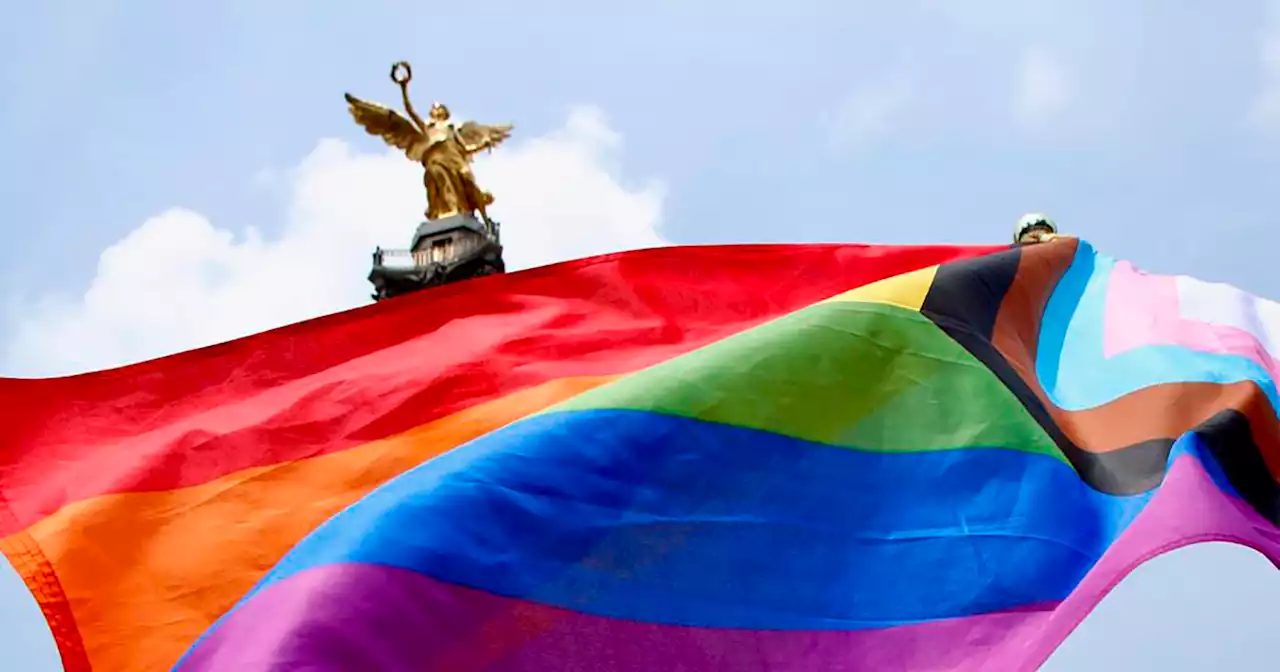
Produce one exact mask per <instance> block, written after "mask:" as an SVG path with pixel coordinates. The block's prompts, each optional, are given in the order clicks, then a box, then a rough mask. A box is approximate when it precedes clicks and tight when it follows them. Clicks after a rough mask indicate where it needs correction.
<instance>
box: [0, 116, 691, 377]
mask: <svg viewBox="0 0 1280 672" xmlns="http://www.w3.org/2000/svg"><path fill="white" fill-rule="evenodd" d="M516 132H517V133H518V132H519V129H518V128H517V129H516ZM620 146H621V138H620V137H619V136H618V135H617V134H616V133H615V132H614V131H612V130H611V129H610V128H609V126H608V125H607V124H606V122H605V120H604V119H603V116H602V115H601V113H600V112H599V111H597V110H595V109H593V108H585V109H579V110H575V111H574V112H573V113H572V114H571V115H570V117H569V119H568V122H567V123H566V124H565V126H564V127H563V128H561V129H559V130H557V131H555V132H553V133H551V134H549V135H547V136H544V137H540V138H532V139H527V140H520V139H518V136H516V137H513V138H512V140H510V141H508V143H507V144H505V145H504V146H502V147H500V148H499V149H497V150H495V151H494V152H493V153H492V154H485V155H482V156H480V157H478V158H477V161H476V167H475V170H476V174H477V177H478V179H479V180H480V182H481V184H482V186H484V187H485V188H486V189H489V190H490V191H492V192H493V193H494V195H495V197H496V199H497V202H496V203H495V204H494V205H493V206H492V207H491V210H490V212H491V215H492V216H494V217H495V218H496V219H498V220H499V221H501V222H502V225H503V231H502V233H503V245H504V247H505V248H506V251H505V255H504V256H505V257H506V261H507V264H508V270H512V271H514V270H518V269H522V268H529V267H532V266H537V265H542V264H546V263H551V262H556V261H562V260H566V259H570V258H576V257H583V256H589V255H593V254H600V253H606V252H612V251H616V250H620V249H634V248H641V247H653V246H660V245H664V244H666V242H665V241H664V240H663V238H662V237H661V236H660V235H659V233H658V231H657V226H658V222H659V218H660V214H661V208H662V201H663V190H662V187H661V185H659V184H656V183H650V184H643V185H639V186H628V185H624V184H623V183H622V181H621V180H620V176H619V171H618V167H617V165H616V164H617V152H618V150H619V149H620ZM264 174H265V173H264ZM421 176H422V173H421V167H420V166H418V165H417V164H414V163H411V162H410V161H408V160H407V159H405V158H404V156H403V154H400V153H397V152H394V151H387V152H380V153H374V154H362V153H359V152H354V151H352V149H351V148H350V147H348V145H347V144H346V143H343V142H341V141H338V140H323V141H321V142H320V143H319V145H318V146H317V147H316V149H315V150H314V151H313V152H312V153H311V154H310V155H309V156H307V157H306V158H305V159H303V160H302V162H301V163H300V164H299V165H298V166H296V167H295V168H293V169H292V171H290V172H288V173H284V174H282V175H280V178H281V179H282V180H283V183H284V184H286V185H288V186H289V188H290V189H291V190H292V201H291V204H290V207H289V211H288V215H287V219H286V221H285V223H284V226H283V228H282V230H281V232H280V234H279V236H277V237H274V238H268V237H266V236H264V235H263V234H262V232H260V231H259V230H257V229H255V228H252V227H249V228H245V229H243V231H241V232H240V233H238V234H237V233H233V231H231V230H229V229H224V228H219V227H218V226H217V225H215V224H214V223H212V222H210V221H209V220H208V219H206V218H205V217H204V216H202V215H200V214H198V213H195V212H191V211H188V210H183V209H173V210H169V211H167V212H163V213H160V214H158V215H156V216H154V217H152V218H151V219H149V220H147V221H146V222H143V223H142V225H141V226H139V227H138V228H137V229H135V230H134V231H132V232H131V233H129V234H128V235H127V236H125V237H124V238H123V239H121V240H120V241H118V242H116V243H115V244H114V245H112V246H111V247H110V248H108V249H107V250H105V251H104V252H103V253H102V255H101V258H100V259H99V262H98V269H97V275H96V277H94V279H93V280H92V282H91V283H90V285H89V288H88V290H87V291H86V292H85V293H84V295H83V296H80V297H78V298H75V299H71V300H68V299H66V298H61V297H56V296H47V297H43V298H41V299H39V300H37V301H35V302H33V304H34V305H28V306H25V307H24V312H25V313H26V314H28V315H29V317H27V318H26V319H25V320H24V321H22V322H21V323H19V324H18V326H17V329H16V331H15V333H14V336H13V338H12V339H11V341H10V342H9V343H8V344H7V347H6V351H5V353H4V355H5V356H4V362H5V368H6V373H7V374H9V375H24V376H46V375H61V374H66V373H74V372H80V371H86V370H94V369H101V368H107V367H111V366H117V365H120V364H125V363H129V362H135V361H141V360H145V359H150V358H154V357H159V356H162V355H166V354H170V353H173V352H178V351H182V350H186V349H190V348H194V347H199V346H203V345H208V344H212V343H217V342H221V341H225V340H229V339H232V338H236V337H239V336H244V335H247V334H250V333H254V332H258V331H262V330H265V329H269V328H273V327H276V326H280V325H283V324H288V323H291V322H297V321H299V320H304V319H308V318H311V317H315V316H319V315H323V314H327V313H332V312H336V311H341V310H344V309H348V308H351V307H355V306H358V305H362V304H365V303H368V302H369V293H370V290H371V286H370V285H369V284H368V282H367V281H366V279H365V278H366V277H367V275H368V271H369V262H370V254H371V253H372V251H373V249H374V248H375V247H376V246H378V245H381V246H383V247H404V246H406V245H407V244H408V242H409V241H408V238H409V237H410V235H411V234H412V233H413V229H414V227H415V226H416V225H417V222H418V221H420V220H421V218H422V211H423V210H424V209H425V207H426V203H425V195H424V193H423V189H422V182H421V180H422V177H421Z"/></svg>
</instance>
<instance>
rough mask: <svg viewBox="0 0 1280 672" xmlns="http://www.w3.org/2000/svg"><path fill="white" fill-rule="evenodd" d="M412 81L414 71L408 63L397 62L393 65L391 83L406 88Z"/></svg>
mask: <svg viewBox="0 0 1280 672" xmlns="http://www.w3.org/2000/svg"><path fill="white" fill-rule="evenodd" d="M410 79H413V69H412V68H410V67H409V63H408V62H407V61H396V62H395V63H393V64H392V65H391V81H393V82H395V83H396V84H399V85H400V86H405V85H406V84H408V83H409V80H410Z"/></svg>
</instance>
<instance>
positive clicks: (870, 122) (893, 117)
mask: <svg viewBox="0 0 1280 672" xmlns="http://www.w3.org/2000/svg"><path fill="white" fill-rule="evenodd" d="M914 95H915V80H914V79H913V78H912V77H911V76H910V75H909V74H907V73H905V72H901V71H893V72H890V73H888V74H886V75H885V76H883V77H881V78H879V79H875V80H871V81H870V82H868V83H866V84H864V85H862V86H860V87H859V88H856V89H854V90H853V91H851V92H850V93H849V94H848V95H846V96H845V97H844V98H842V99H841V100H840V102H839V103H838V104H837V105H836V107H835V109H834V111H833V112H832V113H831V114H830V115H829V119H828V120H827V128H828V129H829V132H830V140H831V143H832V145H833V146H834V147H835V148H837V149H840V150H844V151H859V150H862V149H865V148H866V147H867V146H869V145H871V144H873V143H875V142H876V141H878V140H879V139H880V138H882V137H883V136H885V135H886V134H888V133H889V132H891V131H892V130H893V127H894V125H895V122H896V121H897V120H898V119H899V117H900V116H901V115H902V114H903V112H904V111H905V110H906V109H907V107H908V105H910V103H911V101H912V99H913V98H914Z"/></svg>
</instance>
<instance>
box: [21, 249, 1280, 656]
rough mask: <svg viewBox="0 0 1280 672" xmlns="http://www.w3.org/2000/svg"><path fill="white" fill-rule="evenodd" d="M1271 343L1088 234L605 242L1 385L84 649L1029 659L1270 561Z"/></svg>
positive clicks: (51, 558) (50, 603)
mask: <svg viewBox="0 0 1280 672" xmlns="http://www.w3.org/2000/svg"><path fill="white" fill-rule="evenodd" d="M84 337H85V338H86V339H90V338H93V335H92V334H85V335H84ZM1278 344H1280V305H1278V304H1275V303H1271V302H1268V301H1264V300H1261V299H1259V298H1256V297H1253V296H1250V295H1248V294H1246V293H1244V292H1242V291H1240V290H1237V289H1235V288H1232V287H1229V286H1226V285H1217V284H1211V283H1206V282H1201V281H1198V280H1196V279H1194V278H1189V277H1185V276H1159V275H1152V274H1148V273H1144V272H1142V271H1140V270H1138V269H1137V268H1135V267H1134V266H1133V265H1131V264H1128V263H1125V262H1123V261H1118V260H1115V259H1112V258H1109V257H1107V256H1106V255H1104V254H1101V253H1099V252H1098V251H1096V250H1095V249H1094V248H1092V247H1091V246H1089V245H1088V244H1087V243H1085V242H1083V241H1078V240H1075V239H1070V238H1066V239H1060V240H1057V241H1054V242H1052V243H1046V244H1040V245H1034V246H1029V247H1006V246H988V247H958V246H921V247H915V246H913V247H894V246H863V245H776V246H768V245H760V246H709V247H675V248H663V249H657V250H644V251H637V252H630V253H624V254H618V255H609V256H604V257H597V258H592V259H586V260H581V261H576V262H569V263H565V264H559V265H554V266H549V267H544V268H539V269H534V270H531V271H525V272H521V273H514V274H509V275H503V276H490V277H486V278H482V279H478V280H475V281H469V282H465V283H460V284H456V285H449V286H445V287H441V288H436V289H431V290H427V291H424V292H420V293H417V294H414V295H410V296H406V297H402V298H399V299H396V300H392V301H388V302H383V303H379V304H376V305H373V306H368V307H364V308H360V309H357V310H353V311H348V312H345V313H340V314H336V315H331V316H328V317H324V318H320V319H316V320H312V321H309V322H304V323H301V324H296V325H291V326H288V327H284V328H281V329H277V330H273V331H269V332H265V333H262V334H258V335H255V336H251V337H248V338H244V339H240V340H236V341H233V342H229V343H224V344H221V345H216V346H212V347H209V348H203V349H199V350H194V351H191V352H186V353H181V354H178V355H174V356H171V357H166V358H162V359H158V360H154V361H150V362H144V363H141V364H136V365H131V366H127V367H123V368H119V369H114V370H109V371H104V372H98V373H92V374H85V375H81V376H73V377H68V378H59V379H49V380H3V381H0V403H3V404H4V407H5V409H6V413H5V416H6V422H5V426H4V427H3V430H0V431H3V434H0V445H2V446H3V447H4V452H3V455H0V535H3V538H2V540H0V550H3V551H4V553H5V555H6V556H7V557H8V558H9V559H10V561H11V562H12V563H13V564H14V566H15V567H16V568H17V569H18V571H19V573H20V574H21V576H22V577H23V579H24V580H25V581H26V583H27V585H28V587H29V588H30V589H31V591H32V593H33V594H34V595H35V597H36V599H37V601H38V603H39V604H40V607H41V609H42V611H43V613H44V615H45V617H46V619H47V620H48V622H49V625H50V628H51V630H52V632H53V635H54V638H55V640H56V641H57V643H58V646H59V649H60V652H61V655H62V659H63V663H64V666H65V667H66V669H67V670H69V671H71V672H77V671H80V670H103V671H106V670H112V671H114V670H153V669H155V670H163V669H179V670H300V669H308V670H324V669H331V670H427V669H430V670H493V671H504V672H517V671H519V672H552V671H561V670H566V671H581V672H587V671H592V672H595V671H600V672H633V671H634V672H639V671H642V670H673V671H675V670H683V671H701V670H715V671H728V670H733V671H744V672H752V671H756V672H765V671H769V672H779V671H786V672H801V671H805V672H808V671H812V670H977V669H999V670H1023V669H1026V670H1031V669H1035V668H1036V667H1038V666H1039V665H1040V664H1041V663H1042V662H1043V661H1044V660H1045V659H1047V657H1048V656H1049V655H1050V654H1051V653H1052V652H1053V650H1054V649H1055V647H1057V646H1058V644H1060V643H1061V641H1062V640H1063V639H1064V638H1065V637H1066V636H1067V635H1068V634H1069V633H1070V631H1071V630H1072V629H1073V628H1074V627H1075V626H1076V625H1077V624H1078V623H1079V622H1080V621H1081V619H1083V618H1084V617H1085V616H1086V615H1087V614H1088V612H1089V610H1090V609H1092V608H1093V606H1095V605H1096V604H1097V603H1098V601H1099V600H1100V599H1102V597H1103V596H1104V595H1105V594H1106V592H1107V591H1108V590H1110V589H1111V587H1112V586H1114V585H1115V584H1116V583H1117V582H1118V581H1119V580H1121V579H1122V578H1123V577H1124V576H1125V575H1126V574H1127V573H1128V572H1130V571H1131V570H1132V569H1133V568H1135V567H1136V566H1137V565H1139V564H1140V563H1142V562H1143V561H1145V560H1147V559H1149V558H1151V557H1153V556H1155V555H1157V554H1159V553H1162V552H1165V551H1168V550H1171V549H1173V548H1177V547H1179V546H1183V545H1186V544H1189V543H1195V542H1200V541H1210V540H1222V541H1230V542H1236V543H1240V544H1244V545H1247V546H1250V547H1252V548H1255V549H1257V550H1259V551H1261V552H1262V553H1264V554H1265V555H1267V556H1268V557H1269V558H1271V559H1272V560H1273V561H1274V562H1280V528H1277V523H1278V522H1280V494H1278V488H1277V474H1280V422H1277V416H1276V411H1275V409H1276V408H1277V405H1276V396H1277V390H1276V385H1275V372H1276V370H1277V367H1276V360H1277V357H1280V349H1278V348H1280V345H1278Z"/></svg>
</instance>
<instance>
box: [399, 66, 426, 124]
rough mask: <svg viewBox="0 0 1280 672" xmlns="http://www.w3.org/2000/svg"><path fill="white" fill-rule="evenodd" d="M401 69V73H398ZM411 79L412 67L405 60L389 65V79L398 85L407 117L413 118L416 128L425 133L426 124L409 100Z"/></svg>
mask: <svg viewBox="0 0 1280 672" xmlns="http://www.w3.org/2000/svg"><path fill="white" fill-rule="evenodd" d="M402 69H403V70H402ZM402 71H403V73H404V74H403V75H401V74H400V72H402ZM411 79H413V69H412V68H410V67H409V64H408V63H407V62H405V61H399V62H397V63H395V64H394V65H392V66H391V81H393V82H395V83H396V84H399V85H400V98H401V100H403V101H404V111H405V112H408V113H409V118H410V119H412V120H413V123H414V125H416V126H417V127H418V130H419V131H421V132H423V133H426V132H427V124H426V123H425V122H424V121H422V117H419V116H418V112H417V110H415V109H413V102H412V101H410V100H409V80H411Z"/></svg>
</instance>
